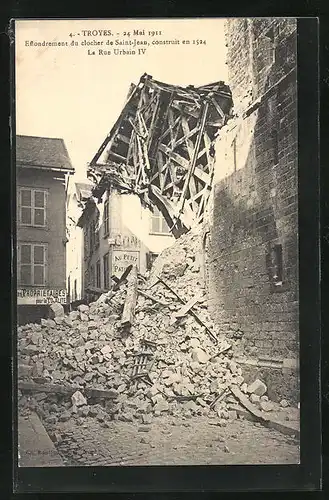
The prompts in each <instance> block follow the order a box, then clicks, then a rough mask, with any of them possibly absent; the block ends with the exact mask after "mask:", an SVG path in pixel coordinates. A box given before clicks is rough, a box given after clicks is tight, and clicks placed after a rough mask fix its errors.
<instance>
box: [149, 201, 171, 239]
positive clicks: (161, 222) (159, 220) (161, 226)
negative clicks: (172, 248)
mask: <svg viewBox="0 0 329 500" xmlns="http://www.w3.org/2000/svg"><path fill="white" fill-rule="evenodd" d="M151 233H155V234H170V229H169V227H168V224H167V222H166V221H165V219H164V217H163V215H162V214H161V213H160V211H159V209H158V208H157V207H154V209H153V213H152V214H151Z"/></svg>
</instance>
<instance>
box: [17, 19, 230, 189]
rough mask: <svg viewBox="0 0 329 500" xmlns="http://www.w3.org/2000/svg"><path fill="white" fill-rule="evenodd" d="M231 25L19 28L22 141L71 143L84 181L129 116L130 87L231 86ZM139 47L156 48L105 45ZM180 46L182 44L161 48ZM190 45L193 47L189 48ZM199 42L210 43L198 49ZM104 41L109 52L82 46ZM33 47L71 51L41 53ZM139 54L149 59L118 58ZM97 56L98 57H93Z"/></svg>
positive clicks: (48, 24) (50, 24) (182, 22)
mask: <svg viewBox="0 0 329 500" xmlns="http://www.w3.org/2000/svg"><path fill="white" fill-rule="evenodd" d="M224 22H225V20H224V19H168V20H163V19H157V20H150V19H148V20H136V19H134V20H132V19H131V20H127V19H126V20H104V19H103V20H86V21H83V20H76V21H72V20H65V21H64V20H63V21H62V20H60V21H59V20H42V21H35V20H33V21H31V20H24V21H16V41H15V47H16V133H17V134H21V135H35V136H43V137H61V138H63V139H64V141H65V144H66V147H67V149H68V152H69V156H70V158H71V161H72V164H73V167H74V168H75V170H76V179H77V180H79V179H81V180H82V179H84V178H85V175H86V165H87V162H89V161H91V159H92V157H93V156H94V154H95V153H96V152H97V150H98V148H99V147H100V145H101V143H102V142H103V140H104V139H105V137H106V135H107V134H108V133H109V131H110V129H111V128H112V126H113V124H114V122H115V121H116V119H117V117H118V115H119V113H120V112H121V110H122V107H123V105H124V103H125V99H126V96H127V93H128V90H129V86H130V83H132V82H133V83H138V81H139V79H140V77H141V76H142V74H144V73H148V74H150V75H152V76H153V78H154V79H156V80H160V81H162V82H165V83H169V84H177V85H182V86H185V85H195V86H198V85H202V84H207V83H212V82H215V81H218V80H224V81H226V82H227V66H226V62H225V59H226V47H225V38H224ZM93 30H96V31H95V32H93ZM133 30H139V32H140V34H139V35H134V34H133ZM142 30H145V34H142V33H141V32H142ZM88 31H90V32H92V33H88ZM109 31H111V32H112V35H109ZM155 31H157V32H161V34H159V33H158V34H155V33H154V32H155ZM104 32H105V33H104ZM106 32H107V33H106ZM149 32H153V35H152V34H151V33H150V34H149ZM70 33H71V34H72V35H73V36H70ZM128 33H130V35H128ZM134 39H136V40H139V41H144V40H145V41H146V42H147V43H149V45H147V46H145V45H141V46H137V47H131V46H125V45H113V46H111V47H109V46H106V45H105V43H106V41H108V40H109V41H113V43H114V44H115V41H116V40H118V41H120V42H122V41H123V42H124V41H127V40H131V41H133V40H134ZM174 40H178V41H179V44H158V43H157V41H162V42H163V41H174ZM187 40H189V41H190V43H189V44H185V43H183V41H187ZM193 40H195V41H197V40H199V41H200V40H201V41H202V42H205V43H194V44H193ZM100 41H103V45H102V46H99V45H97V46H94V45H89V46H85V45H82V43H83V42H100ZM153 41H156V44H153V43H152V42H153ZM30 42H38V43H40V42H41V43H42V42H67V43H68V45H67V46H57V47H54V46H38V45H37V46H34V45H32V44H31V43H30ZM72 42H74V45H71V43H72ZM75 44H77V45H75ZM139 47H141V48H146V53H145V54H141V55H137V54H135V55H121V54H120V55H114V53H113V48H118V49H120V50H122V49H123V50H126V51H127V50H135V52H137V50H138V48H139ZM88 49H89V52H90V53H89V54H88ZM99 49H101V50H104V51H105V50H108V51H109V50H110V51H111V54H110V55H99V53H98V50H99ZM93 51H95V55H91V53H92V52H93Z"/></svg>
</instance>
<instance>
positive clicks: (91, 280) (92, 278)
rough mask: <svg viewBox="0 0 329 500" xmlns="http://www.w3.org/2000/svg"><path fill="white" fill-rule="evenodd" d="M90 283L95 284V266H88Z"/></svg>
mask: <svg viewBox="0 0 329 500" xmlns="http://www.w3.org/2000/svg"><path fill="white" fill-rule="evenodd" d="M90 285H91V286H95V267H94V266H90Z"/></svg>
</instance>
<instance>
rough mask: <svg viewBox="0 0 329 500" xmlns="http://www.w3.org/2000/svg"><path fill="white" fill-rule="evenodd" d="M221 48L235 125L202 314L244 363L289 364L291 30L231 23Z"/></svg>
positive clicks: (223, 170)
mask: <svg viewBox="0 0 329 500" xmlns="http://www.w3.org/2000/svg"><path fill="white" fill-rule="evenodd" d="M226 38H227V45H228V60H227V62H228V68H229V82H228V83H229V85H230V88H231V90H232V94H233V100H234V110H235V114H236V116H235V117H234V118H233V119H231V120H230V121H229V122H228V125H227V127H225V130H222V134H221V138H220V140H219V142H218V145H217V150H218V154H216V157H217V164H216V174H215V187H214V194H213V200H212V203H213V207H212V211H211V213H212V217H211V224H210V233H209V238H208V243H207V244H208V255H209V259H208V284H209V306H210V309H211V311H212V314H213V316H214V318H215V320H216V322H217V323H218V325H219V326H220V328H221V330H222V332H223V333H224V334H226V335H229V336H234V335H239V336H241V340H242V345H243V351H244V354H247V355H248V356H249V357H251V358H258V359H260V358H262V357H263V358H264V357H267V358H277V359H279V360H281V361H282V360H284V359H286V358H290V359H291V358H294V359H298V226H297V224H298V205H297V204H298V184H297V183H298V172H297V101H296V99H297V83H296V74H295V73H294V71H295V69H296V20H294V19H270V18H269V19H248V20H246V19H231V20H229V21H228V22H227V25H226ZM254 104H256V105H254ZM265 372H266V370H265ZM265 372H264V370H263V373H262V375H263V379H264V377H265V378H266V377H267V376H268V377H270V376H269V375H266V373H267V372H266V373H265ZM272 372H273V370H272ZM287 374H288V375H289V376H288V377H285V380H286V382H283V381H282V380H280V381H278V378H279V379H280V377H281V375H278V372H276V374H275V375H274V379H275V380H276V381H275V382H274V383H275V384H277V385H279V386H281V387H280V392H281V393H282V392H288V393H289V392H293V390H295V389H296V382H297V372H296V370H290V371H289V370H288V372H287V371H286V373H285V374H284V376H285V375H287ZM281 378H282V377H281ZM267 382H268V381H267Z"/></svg>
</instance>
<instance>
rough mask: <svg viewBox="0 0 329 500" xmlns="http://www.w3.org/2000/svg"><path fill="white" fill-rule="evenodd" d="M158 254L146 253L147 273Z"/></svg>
mask: <svg viewBox="0 0 329 500" xmlns="http://www.w3.org/2000/svg"><path fill="white" fill-rule="evenodd" d="M158 255H159V254H157V253H154V252H148V253H147V254H146V269H147V270H148V271H150V269H151V267H152V265H153V262H154V261H155V259H156V258H157V256H158Z"/></svg>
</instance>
